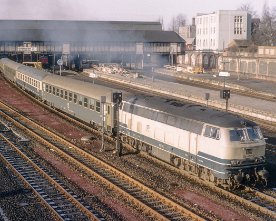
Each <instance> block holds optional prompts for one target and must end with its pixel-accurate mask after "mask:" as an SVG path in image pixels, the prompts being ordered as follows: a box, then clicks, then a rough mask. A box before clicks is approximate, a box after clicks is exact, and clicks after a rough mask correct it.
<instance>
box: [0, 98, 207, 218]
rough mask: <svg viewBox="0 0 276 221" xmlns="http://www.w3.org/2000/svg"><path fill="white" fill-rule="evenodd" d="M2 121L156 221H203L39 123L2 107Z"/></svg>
mask: <svg viewBox="0 0 276 221" xmlns="http://www.w3.org/2000/svg"><path fill="white" fill-rule="evenodd" d="M0 106H1V112H0V115H2V117H3V118H5V119H6V120H7V121H9V122H12V124H13V125H15V126H16V127H17V128H20V130H23V131H24V133H27V134H28V135H29V136H31V137H34V138H35V139H36V140H37V141H39V142H40V143H42V144H43V145H44V146H47V147H48V148H49V149H51V150H53V151H54V152H55V154H56V155H58V156H59V157H60V158H62V159H64V160H66V162H67V163H68V164H69V165H71V166H72V167H73V168H75V169H76V170H78V171H80V172H81V173H84V174H85V175H86V176H88V177H94V178H95V177H96V178H97V179H98V180H100V181H101V182H102V183H103V184H104V185H105V186H107V187H108V188H110V189H113V190H115V191H116V192H118V193H120V194H121V195H122V196H123V197H125V199H126V200H127V201H129V202H131V203H132V204H133V205H135V206H137V207H138V208H140V209H141V210H142V211H144V213H145V214H147V215H148V216H150V217H152V218H153V219H157V220H190V219H193V220H203V219H202V218H201V217H200V216H198V215H196V214H195V213H193V212H191V211H189V210H188V209H186V208H184V207H182V206H181V205H179V204H177V203H175V202H173V201H172V200H170V199H169V198H167V197H164V196H162V195H161V194H159V193H157V192H156V191H153V190H151V189H150V188H149V187H147V186H145V185H143V184H142V183H140V182H138V181H137V180H135V179H133V178H131V177H129V176H127V175H125V174H124V173H123V172H121V171H119V170H117V169H116V168H114V167H112V166H110V165H108V164H107V163H104V162H102V161H101V160H99V159H97V158H96V157H94V156H92V155H90V154H89V153H87V152H86V151H84V150H82V149H80V148H78V147H77V146H75V145H74V144H72V143H70V142H68V141H67V140H65V139H64V138H62V137H60V136H59V135H57V134H55V133H53V132H51V131H50V130H48V129H45V128H43V127H42V126H40V125H38V124H36V123H35V122H33V121H32V120H31V119H28V118H26V117H24V116H23V115H20V114H19V113H18V112H16V111H14V110H11V109H10V108H9V107H8V106H6V105H4V104H3V103H1V104H0Z"/></svg>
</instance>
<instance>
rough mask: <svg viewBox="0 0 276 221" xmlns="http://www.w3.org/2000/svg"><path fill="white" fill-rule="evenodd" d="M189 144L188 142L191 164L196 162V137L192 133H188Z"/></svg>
mask: <svg viewBox="0 0 276 221" xmlns="http://www.w3.org/2000/svg"><path fill="white" fill-rule="evenodd" d="M189 138H190V142H189V152H190V160H191V161H193V162H195V163H196V162H197V139H198V135H197V134H194V133H190V136H189Z"/></svg>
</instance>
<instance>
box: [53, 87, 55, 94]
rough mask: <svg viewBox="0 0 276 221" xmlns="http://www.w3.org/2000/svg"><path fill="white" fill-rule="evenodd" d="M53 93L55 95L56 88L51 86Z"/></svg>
mask: <svg viewBox="0 0 276 221" xmlns="http://www.w3.org/2000/svg"><path fill="white" fill-rule="evenodd" d="M53 95H56V88H55V87H53Z"/></svg>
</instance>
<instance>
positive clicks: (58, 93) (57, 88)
mask: <svg viewBox="0 0 276 221" xmlns="http://www.w3.org/2000/svg"><path fill="white" fill-rule="evenodd" d="M57 96H59V89H58V88H57Z"/></svg>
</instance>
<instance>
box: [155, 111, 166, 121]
mask: <svg viewBox="0 0 276 221" xmlns="http://www.w3.org/2000/svg"><path fill="white" fill-rule="evenodd" d="M167 119H168V115H166V114H164V113H161V112H159V113H158V114H157V121H159V122H161V123H166V122H167Z"/></svg>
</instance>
